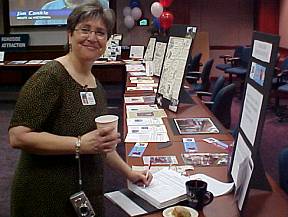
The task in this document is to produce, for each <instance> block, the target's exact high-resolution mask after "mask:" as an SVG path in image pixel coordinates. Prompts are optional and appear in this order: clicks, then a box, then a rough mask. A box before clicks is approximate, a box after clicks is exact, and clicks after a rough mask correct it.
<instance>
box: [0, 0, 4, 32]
mask: <svg viewBox="0 0 288 217" xmlns="http://www.w3.org/2000/svg"><path fill="white" fill-rule="evenodd" d="M0 14H3V1H0ZM3 32H4V22H3V15H0V34H2V33H3Z"/></svg>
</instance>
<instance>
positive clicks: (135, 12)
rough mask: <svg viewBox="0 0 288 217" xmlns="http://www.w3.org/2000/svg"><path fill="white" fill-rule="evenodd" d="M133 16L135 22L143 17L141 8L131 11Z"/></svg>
mask: <svg viewBox="0 0 288 217" xmlns="http://www.w3.org/2000/svg"><path fill="white" fill-rule="evenodd" d="M131 16H132V17H133V19H134V20H139V19H140V18H141V16H142V11H141V9H140V8H138V7H135V8H133V9H132V10H131Z"/></svg>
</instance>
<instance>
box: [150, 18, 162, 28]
mask: <svg viewBox="0 0 288 217" xmlns="http://www.w3.org/2000/svg"><path fill="white" fill-rule="evenodd" d="M152 22H153V26H154V27H155V28H156V29H158V30H159V29H160V21H159V18H157V17H153V18H152Z"/></svg>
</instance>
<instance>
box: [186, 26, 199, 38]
mask: <svg viewBox="0 0 288 217" xmlns="http://www.w3.org/2000/svg"><path fill="white" fill-rule="evenodd" d="M196 32H197V27H196V26H188V27H187V28H186V37H187V38H192V39H194V38H195V36H196Z"/></svg>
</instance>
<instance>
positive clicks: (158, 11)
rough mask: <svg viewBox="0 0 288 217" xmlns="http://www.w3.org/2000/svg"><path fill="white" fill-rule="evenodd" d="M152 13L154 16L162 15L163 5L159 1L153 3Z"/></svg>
mask: <svg viewBox="0 0 288 217" xmlns="http://www.w3.org/2000/svg"><path fill="white" fill-rule="evenodd" d="M151 13H152V15H153V16H154V17H160V16H161V14H162V13H163V6H162V5H161V4H160V3H159V2H154V3H153V4H152V5H151Z"/></svg>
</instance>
